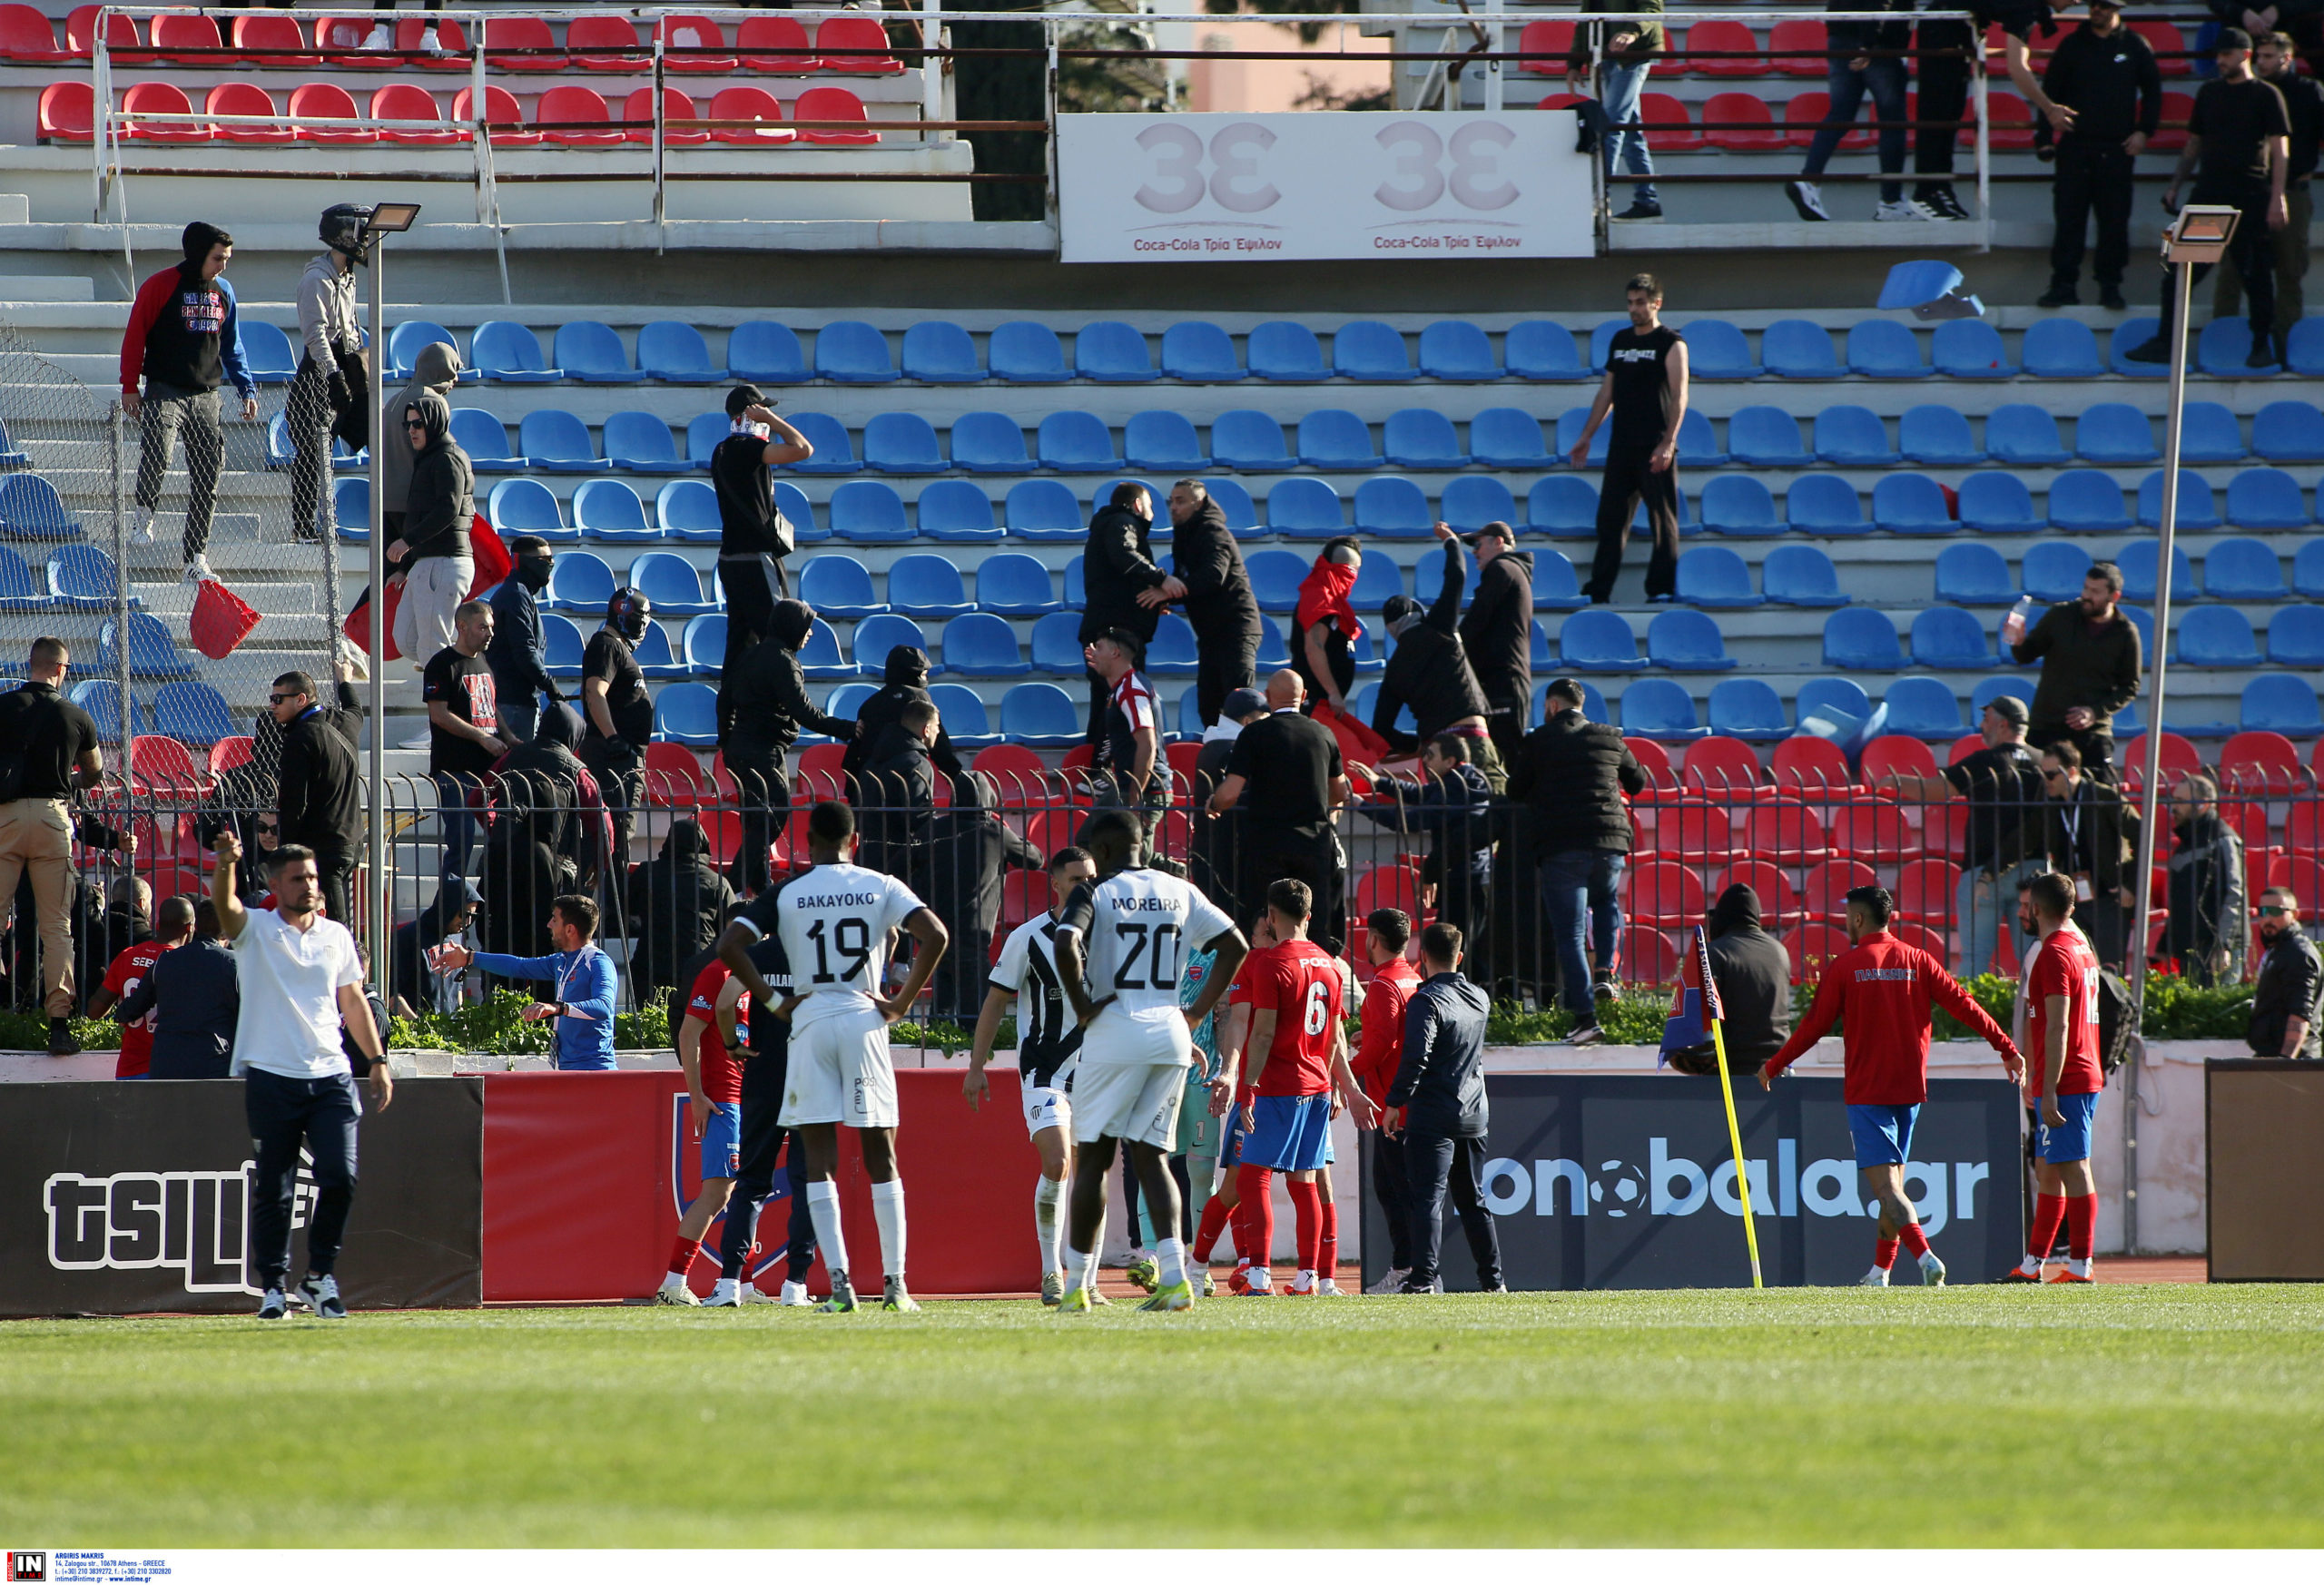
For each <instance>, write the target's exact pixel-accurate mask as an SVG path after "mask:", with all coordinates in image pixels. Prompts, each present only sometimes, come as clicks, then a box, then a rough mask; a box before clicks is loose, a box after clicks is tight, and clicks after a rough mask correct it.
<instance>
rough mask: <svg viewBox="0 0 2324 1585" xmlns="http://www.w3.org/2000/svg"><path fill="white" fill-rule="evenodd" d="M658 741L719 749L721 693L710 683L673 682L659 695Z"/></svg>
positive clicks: (656, 700) (656, 711) (656, 715)
mask: <svg viewBox="0 0 2324 1585" xmlns="http://www.w3.org/2000/svg"><path fill="white" fill-rule="evenodd" d="M654 741H655V743H684V744H685V745H686V746H687V747H688V748H715V747H717V746H718V690H717V689H715V688H714V687H712V686H711V685H710V684H708V683H672V684H670V685H669V686H668V687H666V688H665V689H663V690H662V691H661V692H660V693H658V694H655V695H654Z"/></svg>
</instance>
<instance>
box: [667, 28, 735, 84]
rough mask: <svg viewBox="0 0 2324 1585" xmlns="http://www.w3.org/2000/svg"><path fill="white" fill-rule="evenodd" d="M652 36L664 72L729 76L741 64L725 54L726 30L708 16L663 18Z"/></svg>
mask: <svg viewBox="0 0 2324 1585" xmlns="http://www.w3.org/2000/svg"><path fill="white" fill-rule="evenodd" d="M654 34H655V37H656V38H657V39H659V40H660V41H661V44H662V65H663V68H664V69H665V71H671V72H731V71H734V69H735V68H736V67H738V66H740V65H741V64H742V63H741V62H740V61H738V60H737V59H735V57H734V56H733V55H731V54H728V53H727V52H726V30H725V29H724V28H723V27H720V26H719V25H717V24H716V23H714V22H713V21H711V20H710V18H708V17H707V16H665V17H663V18H662V20H661V22H660V23H659V24H657V25H655V29H654Z"/></svg>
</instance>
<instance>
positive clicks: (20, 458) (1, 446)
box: [0, 419, 32, 468]
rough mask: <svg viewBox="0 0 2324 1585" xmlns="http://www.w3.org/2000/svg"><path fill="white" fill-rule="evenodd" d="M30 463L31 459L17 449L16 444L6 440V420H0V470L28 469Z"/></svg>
mask: <svg viewBox="0 0 2324 1585" xmlns="http://www.w3.org/2000/svg"><path fill="white" fill-rule="evenodd" d="M31 462H32V459H31V458H28V457H26V456H25V453H24V452H23V451H22V450H20V449H18V448H17V446H16V443H15V441H14V440H11V439H9V438H8V425H7V422H6V420H5V419H0V468H28V467H30V466H31Z"/></svg>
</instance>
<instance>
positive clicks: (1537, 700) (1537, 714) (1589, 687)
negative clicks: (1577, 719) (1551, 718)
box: [1526, 677, 1614, 729]
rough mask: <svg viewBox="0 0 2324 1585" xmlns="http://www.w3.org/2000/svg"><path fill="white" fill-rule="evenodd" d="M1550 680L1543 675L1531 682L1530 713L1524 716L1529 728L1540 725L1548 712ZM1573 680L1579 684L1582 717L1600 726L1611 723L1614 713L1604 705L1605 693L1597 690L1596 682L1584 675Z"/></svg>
mask: <svg viewBox="0 0 2324 1585" xmlns="http://www.w3.org/2000/svg"><path fill="white" fill-rule="evenodd" d="M1550 681H1551V679H1549V678H1548V677H1543V678H1542V679H1541V681H1540V682H1538V683H1536V684H1533V704H1532V713H1531V714H1530V715H1528V716H1527V717H1526V725H1527V727H1528V728H1529V729H1530V728H1531V727H1535V726H1539V725H1541V719H1542V717H1543V716H1544V715H1546V714H1548V706H1549V693H1550ZM1574 681H1576V682H1578V683H1580V684H1581V717H1582V719H1583V720H1585V721H1594V722H1596V723H1597V724H1599V725H1600V726H1611V725H1613V724H1614V713H1613V712H1612V711H1611V710H1609V709H1608V708H1607V707H1606V695H1605V694H1601V693H1600V692H1599V691H1598V684H1595V683H1593V682H1590V680H1589V679H1587V678H1584V677H1577V678H1575V679H1574Z"/></svg>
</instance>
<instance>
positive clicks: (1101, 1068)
mask: <svg viewBox="0 0 2324 1585" xmlns="http://www.w3.org/2000/svg"><path fill="white" fill-rule="evenodd" d="M1178 1027H1179V1028H1180V1029H1184V1028H1186V1025H1185V1024H1183V1023H1181V1024H1180V1025H1179V1026H1178ZM1186 1093H1187V1070H1186V1068H1185V1067H1184V1066H1183V1065H1182V1064H1179V1063H1176V1062H1168V1063H1164V1062H1100V1063H1092V1062H1090V1061H1088V1059H1087V1058H1084V1059H1083V1061H1082V1064H1081V1068H1080V1070H1079V1071H1078V1073H1076V1074H1075V1076H1074V1079H1073V1116H1074V1119H1075V1121H1074V1126H1075V1127H1076V1128H1077V1129H1078V1133H1077V1134H1076V1135H1075V1140H1076V1142H1077V1143H1078V1144H1085V1145H1087V1144H1092V1143H1094V1142H1096V1141H1097V1140H1099V1139H1122V1140H1127V1141H1128V1142H1129V1143H1130V1144H1133V1145H1151V1146H1153V1147H1155V1148H1157V1150H1176V1149H1177V1147H1178V1103H1179V1102H1180V1101H1181V1100H1182V1099H1183V1098H1185V1096H1186Z"/></svg>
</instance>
